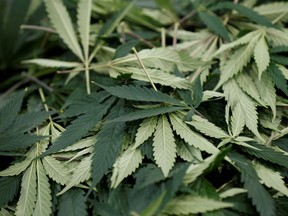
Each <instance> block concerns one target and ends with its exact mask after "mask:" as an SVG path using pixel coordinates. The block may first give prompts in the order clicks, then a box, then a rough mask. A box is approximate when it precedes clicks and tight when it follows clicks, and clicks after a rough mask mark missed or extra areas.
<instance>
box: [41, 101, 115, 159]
mask: <svg viewBox="0 0 288 216" xmlns="http://www.w3.org/2000/svg"><path fill="white" fill-rule="evenodd" d="M113 102H114V98H110V99H109V100H107V101H105V103H103V104H100V105H98V106H97V107H95V109H94V110H92V111H90V112H87V113H86V114H84V115H81V116H79V117H78V118H77V119H76V120H74V121H73V122H72V124H70V125H69V126H68V127H67V128H66V130H65V131H64V132H63V133H61V135H60V137H59V138H58V139H56V141H55V142H54V143H53V145H52V146H51V147H50V148H49V149H48V150H47V151H46V152H44V153H43V154H42V155H41V156H42V157H44V156H46V155H49V154H51V153H54V152H57V151H59V150H61V149H64V148H66V147H68V146H69V145H71V144H74V143H75V142H77V141H78V140H80V139H81V138H82V137H83V136H84V135H86V134H87V133H88V132H89V130H91V129H92V128H93V127H94V126H95V125H96V124H97V123H98V122H99V121H100V120H101V119H102V117H103V115H105V114H106V112H107V110H108V109H109V108H110V106H111V105H112V103H113Z"/></svg>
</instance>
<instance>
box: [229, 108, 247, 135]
mask: <svg viewBox="0 0 288 216" xmlns="http://www.w3.org/2000/svg"><path fill="white" fill-rule="evenodd" d="M243 116H244V113H243V110H242V108H241V105H240V104H237V105H236V106H235V108H234V110H233V111H232V117H231V125H232V135H233V137H237V136H238V135H239V134H240V133H241V132H242V131H243V128H244V126H245V118H243Z"/></svg>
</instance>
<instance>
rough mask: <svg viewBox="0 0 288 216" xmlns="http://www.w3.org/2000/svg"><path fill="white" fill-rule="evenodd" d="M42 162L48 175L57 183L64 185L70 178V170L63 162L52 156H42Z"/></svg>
mask: <svg viewBox="0 0 288 216" xmlns="http://www.w3.org/2000/svg"><path fill="white" fill-rule="evenodd" d="M42 163H43V165H44V168H45V171H46V173H47V174H48V176H49V177H50V178H52V179H53V180H54V181H56V182H57V183H59V184H62V185H65V184H66V183H67V182H68V181H69V180H70V177H71V175H70V171H69V170H68V168H67V167H66V166H65V164H64V163H61V162H60V161H58V160H56V159H55V158H54V157H52V156H46V157H44V158H43V159H42Z"/></svg>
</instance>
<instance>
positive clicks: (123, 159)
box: [111, 148, 142, 188]
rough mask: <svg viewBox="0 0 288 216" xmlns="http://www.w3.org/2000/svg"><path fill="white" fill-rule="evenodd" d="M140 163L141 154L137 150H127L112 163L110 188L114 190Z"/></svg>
mask: <svg viewBox="0 0 288 216" xmlns="http://www.w3.org/2000/svg"><path fill="white" fill-rule="evenodd" d="M141 162H142V154H141V151H140V150H139V149H133V148H128V149H127V150H126V151H125V152H123V154H122V155H120V157H119V158H118V159H117V160H116V162H115V163H114V165H113V166H114V169H113V174H112V177H111V187H112V188H116V187H117V186H118V185H119V184H120V182H121V181H122V180H123V179H124V178H126V177H127V176H129V175H131V173H133V172H134V171H135V170H136V169H137V167H138V166H139V165H140V163H141Z"/></svg>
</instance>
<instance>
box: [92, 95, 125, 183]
mask: <svg viewBox="0 0 288 216" xmlns="http://www.w3.org/2000/svg"><path fill="white" fill-rule="evenodd" d="M123 114H124V104H123V101H119V102H118V104H117V105H115V106H114V107H113V109H112V110H111V111H110V113H109V114H108V116H107V120H110V119H114V118H117V117H119V116H122V115H123ZM124 129H125V123H124V122H105V123H104V125H103V127H102V128H101V130H100V131H99V132H98V134H97V141H96V143H95V144H94V148H93V161H92V171H91V172H92V181H93V186H95V185H96V184H97V183H98V182H99V181H100V180H101V178H102V177H103V176H104V175H105V174H106V173H107V171H108V169H109V168H111V167H112V165H113V163H114V162H115V160H116V158H117V156H118V153H119V151H120V149H121V144H122V142H123V137H124Z"/></svg>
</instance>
